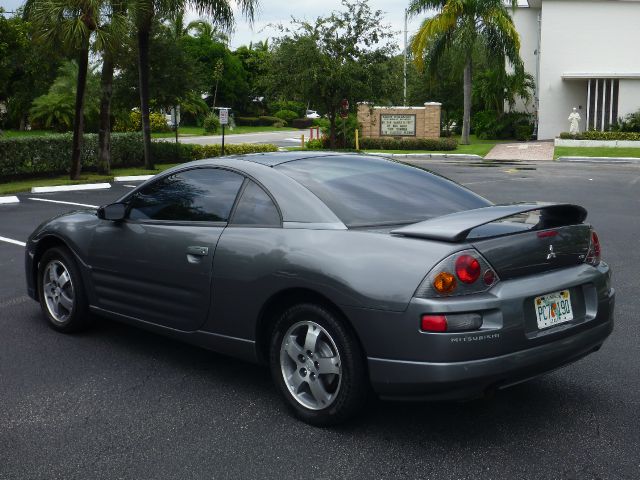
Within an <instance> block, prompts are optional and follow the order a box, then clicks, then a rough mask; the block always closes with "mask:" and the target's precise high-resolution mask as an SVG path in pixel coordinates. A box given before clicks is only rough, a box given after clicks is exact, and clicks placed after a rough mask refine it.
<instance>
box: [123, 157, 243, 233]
mask: <svg viewBox="0 0 640 480" xmlns="http://www.w3.org/2000/svg"><path fill="white" fill-rule="evenodd" d="M243 181H244V177H243V176H242V175H239V174H237V173H234V172H230V171H228V170H221V169H214V168H195V169H193V170H187V171H184V172H179V173H174V174H173V175H169V176H167V177H164V178H162V179H160V180H158V181H157V182H154V183H152V184H151V185H149V186H147V187H145V188H143V189H142V190H140V191H138V192H136V193H135V194H134V195H133V197H132V199H131V202H130V210H129V218H130V219H132V220H175V221H192V222H193V221H200V222H226V221H228V219H229V213H230V212H231V208H232V206H233V203H234V202H235V199H236V196H237V194H238V190H240V186H241V185H242V182H243Z"/></svg>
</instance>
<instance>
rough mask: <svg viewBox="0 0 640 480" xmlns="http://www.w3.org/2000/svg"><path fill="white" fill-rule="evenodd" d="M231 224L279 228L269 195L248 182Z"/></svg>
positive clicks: (278, 216) (275, 209) (277, 217)
mask: <svg viewBox="0 0 640 480" xmlns="http://www.w3.org/2000/svg"><path fill="white" fill-rule="evenodd" d="M232 223H233V224H235V225H265V226H280V214H279V213H278V209H277V208H276V206H275V205H274V203H273V201H272V200H271V198H270V197H269V195H267V193H266V192H265V191H264V190H263V189H262V188H260V187H259V186H258V185H257V184H255V183H254V182H249V184H248V185H247V187H246V188H245V189H244V192H242V197H240V200H239V201H238V206H237V207H236V211H235V213H234V214H233V219H232Z"/></svg>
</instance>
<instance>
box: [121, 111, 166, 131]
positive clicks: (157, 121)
mask: <svg viewBox="0 0 640 480" xmlns="http://www.w3.org/2000/svg"><path fill="white" fill-rule="evenodd" d="M149 123H150V125H151V131H152V132H153V133H161V132H170V131H171V128H170V127H169V125H168V124H167V119H166V117H165V116H164V115H163V114H162V113H157V112H151V113H150V114H149ZM140 130H142V114H141V113H140V112H139V111H138V110H131V111H130V112H129V116H128V117H125V118H116V121H115V123H114V125H113V131H114V132H139V131H140Z"/></svg>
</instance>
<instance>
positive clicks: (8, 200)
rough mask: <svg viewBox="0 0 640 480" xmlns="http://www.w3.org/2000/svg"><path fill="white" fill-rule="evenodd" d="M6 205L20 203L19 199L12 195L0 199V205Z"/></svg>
mask: <svg viewBox="0 0 640 480" xmlns="http://www.w3.org/2000/svg"><path fill="white" fill-rule="evenodd" d="M8 203H20V199H19V198H18V197H16V196H14V195H10V196H6V197H0V204H2V205H5V204H8Z"/></svg>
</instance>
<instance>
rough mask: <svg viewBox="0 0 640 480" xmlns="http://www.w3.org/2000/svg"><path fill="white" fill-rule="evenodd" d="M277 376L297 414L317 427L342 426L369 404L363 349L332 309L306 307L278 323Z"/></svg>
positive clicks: (272, 352)
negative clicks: (367, 402) (340, 424)
mask: <svg viewBox="0 0 640 480" xmlns="http://www.w3.org/2000/svg"><path fill="white" fill-rule="evenodd" d="M269 360H270V367H271V375H272V377H273V379H274V381H275V383H276V385H277V386H278V388H279V390H280V392H281V393H282V395H283V396H284V398H285V401H286V403H287V405H288V406H289V407H290V408H291V409H292V410H293V412H294V414H295V415H296V416H297V417H298V418H300V419H301V420H303V421H304V422H307V423H309V424H312V425H318V426H327V425H335V424H338V423H341V422H343V421H345V420H347V419H349V418H350V417H352V416H353V415H354V414H355V413H356V412H358V411H359V410H360V409H361V407H362V406H363V404H364V403H365V400H366V396H367V391H368V385H367V375H366V368H365V363H364V355H363V353H362V350H361V348H360V346H359V344H358V342H357V340H356V339H355V338H354V336H353V334H352V333H351V332H350V331H349V330H348V329H347V328H346V327H345V325H344V324H343V323H342V322H341V321H340V319H339V317H338V316H337V315H335V314H334V313H333V312H331V311H330V310H328V309H326V308H324V307H321V306H319V305H314V304H300V305H296V306H294V307H291V308H289V309H288V310H286V311H285V312H284V313H283V315H282V316H281V317H280V319H279V320H278V321H277V323H276V325H275V327H274V330H273V335H272V337H271V345H270V349H269Z"/></svg>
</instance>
